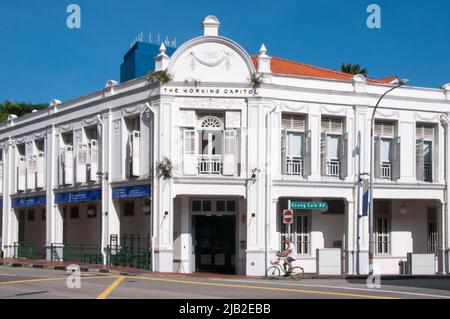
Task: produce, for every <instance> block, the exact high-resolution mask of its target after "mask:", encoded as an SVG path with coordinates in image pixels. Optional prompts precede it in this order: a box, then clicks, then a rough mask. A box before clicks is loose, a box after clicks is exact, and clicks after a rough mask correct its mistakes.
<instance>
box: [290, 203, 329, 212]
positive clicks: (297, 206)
mask: <svg viewBox="0 0 450 319" xmlns="http://www.w3.org/2000/svg"><path fill="white" fill-rule="evenodd" d="M291 209H320V210H327V209H328V204H327V203H326V202H292V203H291Z"/></svg>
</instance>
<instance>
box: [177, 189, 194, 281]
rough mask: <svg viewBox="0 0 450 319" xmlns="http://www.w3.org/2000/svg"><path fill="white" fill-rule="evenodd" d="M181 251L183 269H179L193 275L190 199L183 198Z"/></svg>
mask: <svg viewBox="0 0 450 319" xmlns="http://www.w3.org/2000/svg"><path fill="white" fill-rule="evenodd" d="M180 213H181V214H180V215H181V216H180V217H181V247H180V249H181V251H180V263H182V265H183V267H182V268H181V266H180V269H179V272H184V273H191V272H192V271H194V269H193V267H192V265H193V260H192V258H191V257H192V256H193V255H194V254H193V252H192V232H191V225H192V222H191V216H190V214H189V197H188V196H183V197H181V211H180Z"/></svg>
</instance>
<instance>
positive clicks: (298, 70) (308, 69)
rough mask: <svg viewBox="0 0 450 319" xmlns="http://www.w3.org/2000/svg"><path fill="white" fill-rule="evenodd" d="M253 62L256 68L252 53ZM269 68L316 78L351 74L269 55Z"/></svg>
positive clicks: (383, 81) (347, 77)
mask: <svg viewBox="0 0 450 319" xmlns="http://www.w3.org/2000/svg"><path fill="white" fill-rule="evenodd" d="M251 58H252V61H253V64H254V65H255V68H257V65H258V62H257V56H256V55H253V56H252V57H251ZM270 69H271V71H272V73H276V74H286V75H297V76H311V77H317V78H325V79H335V80H348V81H350V80H352V78H353V75H351V74H347V73H342V72H338V71H334V70H330V69H325V68H321V67H317V66H313V65H309V64H305V63H300V62H294V61H289V60H285V59H281V58H277V57H271V60H270ZM396 79H397V76H395V75H394V76H390V77H387V78H382V79H379V80H375V79H371V78H367V82H370V83H379V84H389V83H391V82H392V81H394V80H396Z"/></svg>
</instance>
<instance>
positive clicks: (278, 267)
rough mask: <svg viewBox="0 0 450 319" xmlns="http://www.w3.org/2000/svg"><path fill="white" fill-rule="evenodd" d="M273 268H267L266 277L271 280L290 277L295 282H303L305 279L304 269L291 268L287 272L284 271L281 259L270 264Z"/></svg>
mask: <svg viewBox="0 0 450 319" xmlns="http://www.w3.org/2000/svg"><path fill="white" fill-rule="evenodd" d="M270 263H271V264H272V265H273V266H270V267H269V268H267V271H266V276H267V277H268V278H269V279H281V278H287V277H290V278H291V279H294V280H301V279H303V278H304V277H305V271H304V270H303V268H302V267H299V266H295V267H291V268H290V269H289V270H288V271H287V272H286V271H285V270H284V267H283V262H282V260H281V258H279V259H277V260H275V261H271V262H270Z"/></svg>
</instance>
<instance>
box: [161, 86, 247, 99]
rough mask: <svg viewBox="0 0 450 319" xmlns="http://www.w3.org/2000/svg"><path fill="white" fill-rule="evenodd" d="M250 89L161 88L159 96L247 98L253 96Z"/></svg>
mask: <svg viewBox="0 0 450 319" xmlns="http://www.w3.org/2000/svg"><path fill="white" fill-rule="evenodd" d="M254 92H255V90H254V89H252V88H219V87H208V88H206V87H203V88H202V87H163V88H161V94H167V95H179V96H205V97H206V96H207V97H211V96H218V97H227V96H228V97H230V96H232V97H249V96H253V95H254Z"/></svg>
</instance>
